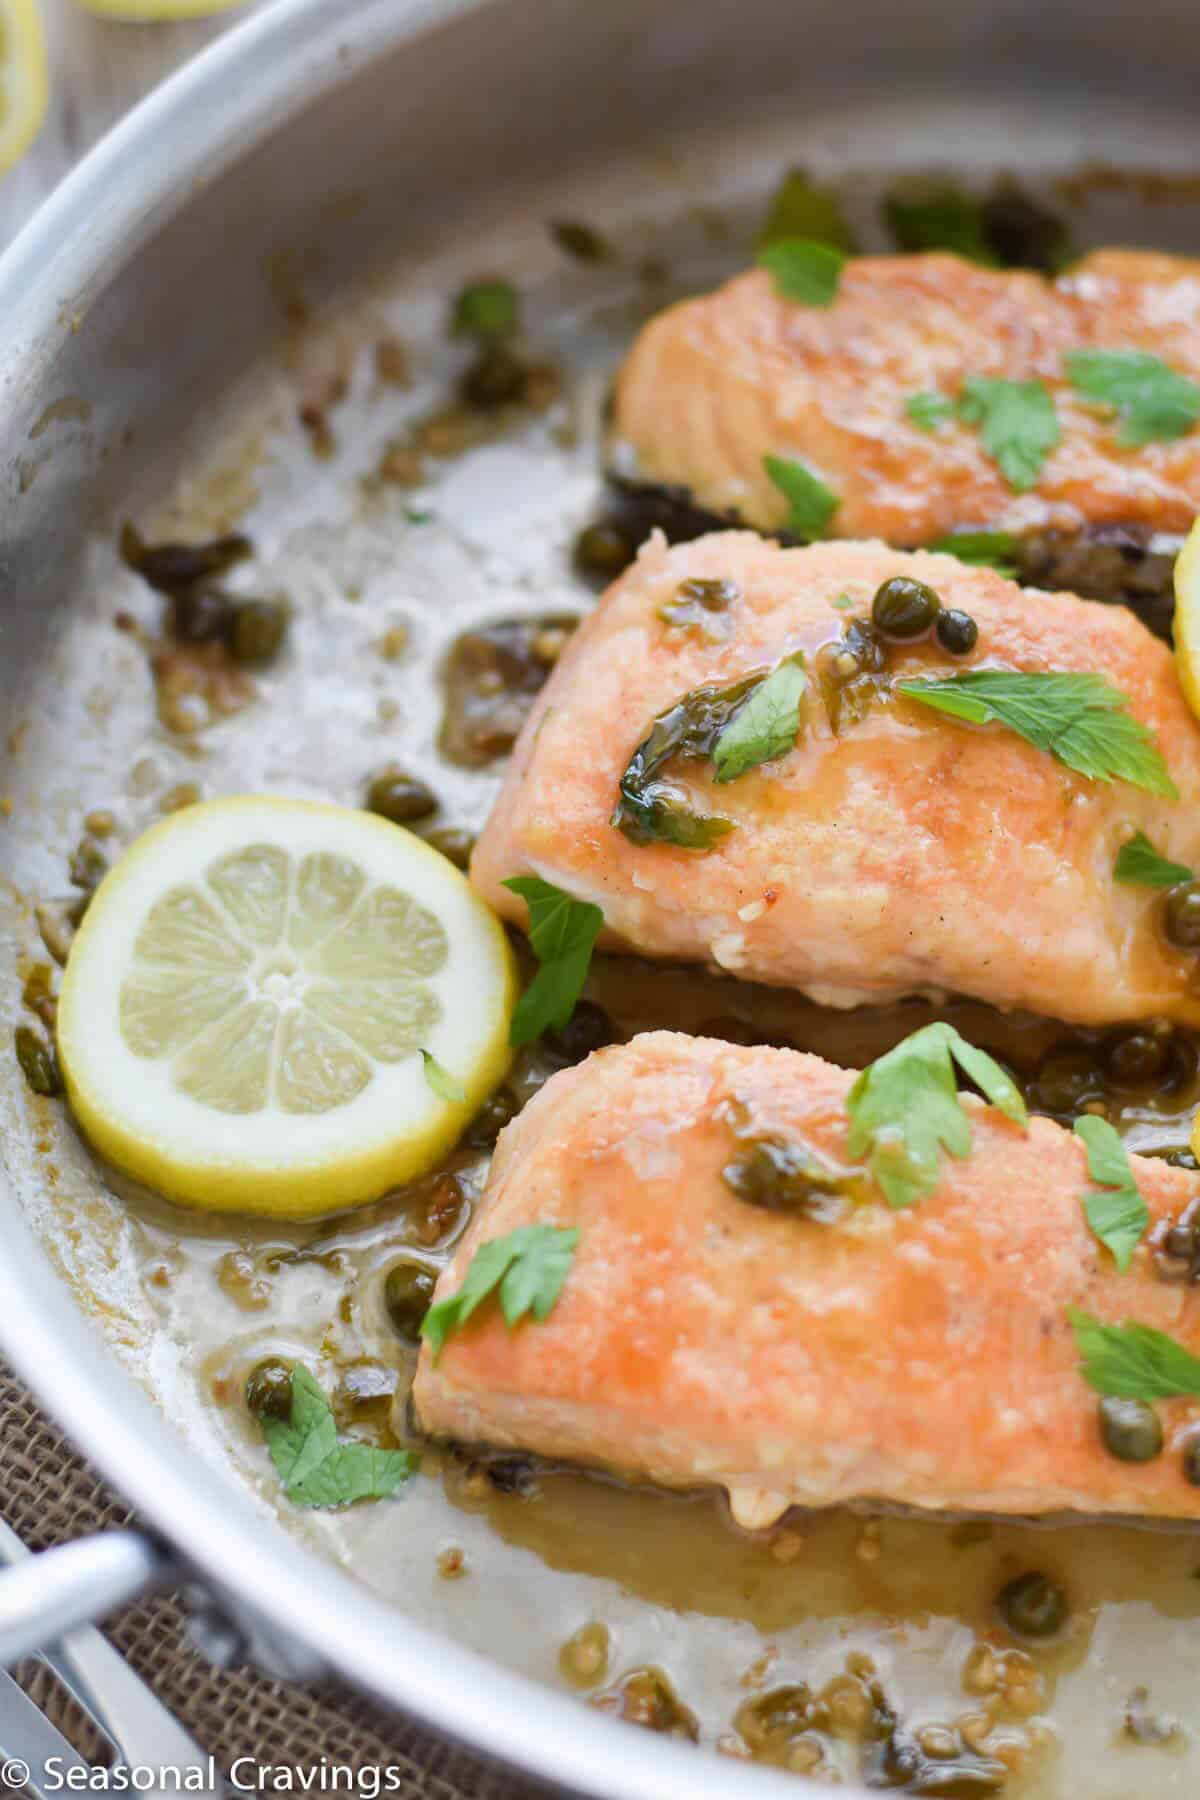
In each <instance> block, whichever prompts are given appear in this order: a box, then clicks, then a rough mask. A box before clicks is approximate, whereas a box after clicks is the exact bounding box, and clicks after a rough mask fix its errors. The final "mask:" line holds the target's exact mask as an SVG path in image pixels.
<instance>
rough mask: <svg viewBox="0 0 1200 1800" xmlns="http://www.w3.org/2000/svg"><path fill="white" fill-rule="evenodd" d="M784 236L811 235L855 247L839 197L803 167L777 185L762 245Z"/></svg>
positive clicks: (836, 245)
mask: <svg viewBox="0 0 1200 1800" xmlns="http://www.w3.org/2000/svg"><path fill="white" fill-rule="evenodd" d="M781 238H809V239H811V240H814V241H815V242H817V243H819V244H832V245H833V247H834V249H836V250H845V251H853V249H854V239H853V237H852V236H851V233H850V228H849V226H848V225H847V224H846V220H845V218H844V216H843V214H842V209H841V206H840V205H839V203H838V201H837V199H836V198H835V196H834V195H833V194H831V193H830V192H829V191H828V189H827V188H822V187H817V186H816V185H815V183H814V182H812V181H811V180H810V179H809V177H808V176H807V175H806V174H805V172H804V170H803V169H790V170H789V171H788V173H787V174H786V175H785V176H784V178H783V180H782V181H781V182H780V184H779V186H778V187H777V188H776V190H775V194H774V197H773V198H772V200H771V205H770V208H769V210H768V212H767V216H766V219H765V221H764V223H763V228H762V230H761V231H760V232H759V234H758V247H759V249H760V250H762V249H765V248H766V246H767V245H768V244H774V243H777V242H778V241H779V239H781Z"/></svg>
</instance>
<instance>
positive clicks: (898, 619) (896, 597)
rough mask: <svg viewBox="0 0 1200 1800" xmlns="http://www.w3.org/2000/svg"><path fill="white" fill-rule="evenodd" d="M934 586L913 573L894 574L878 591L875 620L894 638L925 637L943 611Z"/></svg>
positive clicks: (872, 615) (872, 616)
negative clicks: (916, 579)
mask: <svg viewBox="0 0 1200 1800" xmlns="http://www.w3.org/2000/svg"><path fill="white" fill-rule="evenodd" d="M941 605H942V603H941V601H940V600H939V599H938V597H937V595H936V594H935V593H934V591H933V589H932V588H931V587H929V586H928V585H927V584H926V583H925V582H923V581H914V579H913V577H912V576H911V575H893V576H892V577H891V578H890V580H888V581H885V582H883V583H882V584H881V586H880V587H879V588H878V589H877V590H876V593H875V598H874V599H873V600H872V602H871V623H872V624H873V625H874V626H875V628H876V630H878V631H882V632H883V634H884V636H885V637H890V638H906V639H907V638H919V637H923V636H924V635H925V633H926V632H927V631H928V630H929V628H930V626H931V625H932V624H933V622H934V620H935V619H936V618H937V616H938V613H939V612H940V611H941Z"/></svg>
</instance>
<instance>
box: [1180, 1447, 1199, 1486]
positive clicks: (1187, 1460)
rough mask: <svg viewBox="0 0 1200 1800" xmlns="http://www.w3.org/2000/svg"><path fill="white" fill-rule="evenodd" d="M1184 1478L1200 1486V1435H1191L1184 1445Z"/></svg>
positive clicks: (1193, 1484)
mask: <svg viewBox="0 0 1200 1800" xmlns="http://www.w3.org/2000/svg"><path fill="white" fill-rule="evenodd" d="M1183 1479H1184V1480H1185V1481H1189V1482H1190V1483H1191V1484H1192V1486H1193V1487H1200V1437H1190V1438H1189V1439H1188V1441H1187V1443H1186V1444H1185V1445H1184V1446H1183Z"/></svg>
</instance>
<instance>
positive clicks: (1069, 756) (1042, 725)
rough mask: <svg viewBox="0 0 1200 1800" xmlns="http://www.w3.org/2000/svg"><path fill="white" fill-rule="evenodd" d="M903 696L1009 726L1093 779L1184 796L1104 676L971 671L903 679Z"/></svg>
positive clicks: (979, 722)
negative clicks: (935, 677)
mask: <svg viewBox="0 0 1200 1800" xmlns="http://www.w3.org/2000/svg"><path fill="white" fill-rule="evenodd" d="M896 691H897V692H898V693H901V694H907V696H908V698H909V699H910V700H919V701H920V702H921V704H922V705H923V706H932V707H934V708H936V709H937V711H939V712H944V713H949V714H950V715H951V717H952V718H956V719H969V720H970V721H971V722H972V723H973V724H976V725H983V724H986V723H987V722H988V721H989V720H995V721H996V722H997V723H999V724H1001V725H1006V726H1007V727H1008V729H1009V730H1010V731H1015V732H1016V733H1017V735H1018V736H1019V737H1023V738H1024V739H1025V740H1026V742H1027V743H1030V744H1033V745H1034V746H1035V747H1036V748H1037V749H1039V750H1048V751H1049V752H1050V754H1051V756H1055V757H1057V758H1058V760H1059V762H1061V763H1065V764H1066V766H1067V768H1068V769H1074V770H1075V771H1076V772H1077V773H1078V774H1080V775H1087V776H1089V777H1090V778H1091V779H1092V780H1093V781H1112V780H1114V779H1116V780H1118V781H1128V782H1131V783H1132V785H1133V786H1134V787H1140V788H1145V789H1146V790H1147V792H1149V793H1151V794H1165V795H1166V796H1167V797H1168V798H1169V799H1172V800H1177V799H1178V798H1179V794H1178V791H1177V789H1176V787H1175V783H1174V782H1173V781H1172V780H1171V777H1170V774H1169V772H1168V770H1167V765H1166V764H1165V763H1164V761H1163V759H1162V757H1161V755H1160V754H1159V751H1158V747H1157V745H1156V744H1155V742H1154V739H1153V736H1152V735H1151V733H1150V731H1149V730H1148V729H1147V727H1146V726H1145V725H1143V724H1142V722H1141V720H1140V719H1136V718H1134V716H1133V714H1132V713H1131V712H1127V711H1126V710H1125V709H1126V706H1127V700H1126V696H1125V695H1124V694H1122V693H1121V692H1120V690H1119V689H1117V688H1114V687H1110V686H1109V684H1108V682H1107V681H1106V680H1105V679H1104V677H1103V675H1095V674H1091V673H1060V672H1057V671H1054V670H1051V671H1049V672H1047V673H1043V674H1022V673H1020V671H1018V670H1015V669H965V670H963V672H962V673H961V674H958V675H948V676H946V677H945V678H944V679H942V680H938V681H921V680H913V681H898V682H897V683H896Z"/></svg>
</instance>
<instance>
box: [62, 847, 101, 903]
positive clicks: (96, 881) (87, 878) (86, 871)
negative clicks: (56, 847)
mask: <svg viewBox="0 0 1200 1800" xmlns="http://www.w3.org/2000/svg"><path fill="white" fill-rule="evenodd" d="M107 872H108V858H107V856H105V854H104V852H103V850H102V849H101V848H100V846H99V844H98V843H97V842H96V840H95V839H94V838H90V837H85V838H80V840H79V842H78V844H76V846H75V848H74V850H73V851H72V852H71V860H70V862H69V863H68V864H67V875H68V878H69V879H70V883H71V886H72V887H77V888H82V889H83V892H84V893H85V894H90V893H91V892H92V890H93V889H94V888H98V887H99V885H100V883H101V881H102V880H103V879H104V876H105V875H106V874H107Z"/></svg>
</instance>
